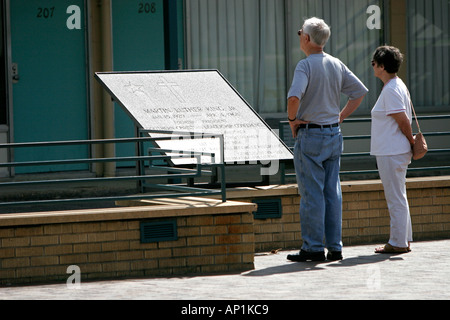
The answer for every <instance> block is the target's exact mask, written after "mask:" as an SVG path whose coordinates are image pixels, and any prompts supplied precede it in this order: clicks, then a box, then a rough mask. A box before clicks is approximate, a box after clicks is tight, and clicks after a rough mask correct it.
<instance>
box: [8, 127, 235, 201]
mask: <svg viewBox="0 0 450 320" xmlns="http://www.w3.org/2000/svg"><path fill="white" fill-rule="evenodd" d="M145 133H147V134H152V133H153V134H164V135H167V136H164V137H139V138H117V139H97V140H70V141H48V142H21V143H6V144H0V149H2V148H3V149H4V148H7V149H15V148H30V147H33V148H34V147H55V146H71V145H93V144H111V143H144V142H158V141H164V140H172V139H174V138H175V139H205V138H217V139H219V144H220V152H221V155H222V157H221V160H220V161H218V162H216V159H215V156H214V154H212V153H207V152H195V151H183V150H170V154H171V155H166V154H165V153H167V151H169V150H164V149H161V148H158V147H153V148H152V150H158V151H159V152H160V153H161V154H160V155H145V156H144V155H141V154H138V155H137V156H134V157H112V158H87V159H59V160H43V161H23V162H8V163H0V168H2V167H3V168H5V167H9V168H14V167H26V166H43V165H53V166H55V165H67V164H80V163H85V164H93V163H102V162H122V161H123V162H125V161H136V162H137V163H138V164H140V165H141V164H143V163H144V162H146V161H148V162H150V163H152V162H154V161H156V160H162V161H166V162H167V161H169V160H174V159H176V158H183V159H186V158H187V157H188V158H191V159H193V160H195V161H193V166H194V167H195V169H186V168H177V167H170V166H157V165H150V166H148V168H146V169H149V170H155V169H157V170H158V171H161V170H166V171H167V172H169V171H171V172H173V173H171V174H160V173H158V174H145V173H143V174H137V175H128V176H116V177H96V178H75V179H42V180H33V181H3V182H2V181H1V180H0V188H2V187H12V186H19V187H27V186H34V185H41V184H61V183H69V184H70V183H78V182H86V183H95V182H105V181H106V182H108V181H137V182H145V181H148V180H152V179H155V180H156V179H162V178H170V179H173V178H178V179H193V178H198V177H201V176H202V175H203V174H211V173H212V171H211V170H205V168H208V167H211V168H218V169H219V170H221V184H220V190H215V189H205V188H198V187H195V186H187V187H184V186H180V185H171V184H153V185H149V186H151V187H158V189H161V190H172V191H176V192H175V193H167V192H166V193H158V194H143V193H141V194H135V195H127V196H112V197H87V198H72V199H51V200H28V201H4V202H0V207H4V206H14V205H24V204H49V203H69V202H89V201H91V202H92V201H103V200H116V201H118V200H131V199H155V198H162V197H164V198H171V197H181V196H183V197H185V196H206V195H221V196H222V201H223V202H226V183H225V163H224V161H223V159H224V156H223V155H224V138H223V135H221V134H209V133H195V132H181V131H177V132H173V131H162V130H145ZM202 156H208V157H211V159H212V160H214V163H202V161H201V157H202ZM141 191H142V189H141Z"/></svg>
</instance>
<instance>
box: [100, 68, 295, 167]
mask: <svg viewBox="0 0 450 320" xmlns="http://www.w3.org/2000/svg"><path fill="white" fill-rule="evenodd" d="M95 76H96V78H97V80H98V81H99V82H100V83H101V84H102V85H103V87H104V88H105V89H106V90H107V91H108V92H109V94H110V95H111V96H112V97H113V99H114V100H115V101H116V102H117V103H118V104H119V105H120V106H121V107H122V108H123V109H124V110H125V112H127V113H128V115H129V116H130V117H131V119H132V120H133V121H134V122H135V124H136V126H137V127H138V128H140V129H142V131H143V132H145V130H152V132H153V133H152V134H151V136H152V137H155V136H157V135H158V134H157V133H154V131H157V130H161V131H164V132H167V131H173V132H193V133H208V134H221V135H223V137H224V154H221V151H220V144H219V143H218V141H217V140H216V139H214V138H211V139H192V140H177V139H173V140H170V141H161V142H158V146H159V147H160V148H162V149H165V150H186V151H196V152H206V153H212V154H214V155H215V159H211V157H209V158H208V157H202V162H203V161H204V162H205V163H208V162H211V161H219V162H220V161H223V162H224V163H225V164H226V165H236V164H262V165H263V166H266V167H267V168H268V171H270V169H269V168H270V166H271V163H275V162H277V166H278V162H279V161H284V160H291V159H292V158H293V155H292V152H291V151H290V149H289V148H288V147H287V146H286V145H285V144H284V142H283V141H282V140H281V139H280V138H279V137H278V136H277V135H276V134H275V133H274V132H273V130H272V129H271V128H270V127H269V126H268V125H267V124H266V123H265V122H264V121H263V120H262V119H261V117H260V116H259V115H258V114H257V113H256V112H255V111H254V110H253V108H252V107H251V106H250V105H249V104H248V103H247V102H246V101H245V100H244V99H243V98H242V97H241V96H240V94H239V93H238V92H237V91H236V90H235V89H234V88H233V87H232V86H231V85H230V83H229V82H228V81H227V80H226V79H225V78H224V77H223V76H222V75H221V74H220V73H219V72H218V71H217V70H190V71H159V72H108V73H96V75H95ZM167 154H170V152H168V153H167ZM189 161H191V160H189V159H173V160H172V162H173V165H186V164H189Z"/></svg>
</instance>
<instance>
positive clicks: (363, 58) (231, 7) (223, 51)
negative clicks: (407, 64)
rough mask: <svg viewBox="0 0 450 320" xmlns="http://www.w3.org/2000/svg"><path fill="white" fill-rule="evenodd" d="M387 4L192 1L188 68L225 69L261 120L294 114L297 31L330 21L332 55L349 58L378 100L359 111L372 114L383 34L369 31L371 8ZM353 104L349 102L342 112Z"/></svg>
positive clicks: (376, 0) (378, 0)
mask: <svg viewBox="0 0 450 320" xmlns="http://www.w3.org/2000/svg"><path fill="white" fill-rule="evenodd" d="M382 2H383V1H382V0H347V1H345V2H344V1H336V0H302V1H299V0H285V1H280V0H226V1H224V0H186V17H187V21H186V33H187V43H186V46H187V67H188V68H191V69H205V68H213V69H218V70H219V71H220V72H221V73H222V74H223V75H224V76H225V77H226V78H227V79H228V80H229V81H230V82H231V84H232V85H233V86H234V87H235V88H236V89H237V90H238V91H239V92H240V93H241V94H242V95H243V96H244V98H245V99H246V100H247V101H248V102H249V104H250V105H252V106H253V107H254V109H255V110H256V111H257V112H258V113H259V114H261V115H263V116H264V115H270V114H276V113H285V112H286V95H287V91H288V90H289V87H290V85H291V82H292V76H293V72H294V70H295V67H296V65H297V63H298V61H299V60H300V59H303V58H305V56H304V54H303V53H302V52H301V51H300V46H299V40H298V35H297V31H298V30H299V28H301V26H302V24H303V21H304V20H305V19H306V18H309V17H313V16H317V17H321V18H323V19H324V20H325V21H326V22H327V23H328V24H329V25H330V26H331V31H332V36H331V39H330V41H329V43H328V44H327V46H326V47H325V51H326V52H327V53H329V54H331V55H333V56H335V57H337V58H339V59H341V60H342V61H343V62H344V63H345V64H346V65H348V67H349V68H350V69H351V70H352V71H353V72H354V73H355V74H356V75H357V76H358V77H359V78H360V79H361V80H362V81H363V82H364V84H365V85H366V86H367V87H368V88H369V90H370V93H369V95H368V97H367V98H366V99H364V102H363V104H362V106H361V107H360V108H359V110H358V112H359V113H363V114H367V115H368V114H370V110H371V109H372V107H373V105H374V104H375V102H376V99H377V97H378V94H379V89H380V83H379V81H377V79H376V78H375V77H374V76H373V71H372V67H371V65H370V61H371V58H372V54H373V52H374V51H375V49H376V48H377V47H378V46H379V45H380V44H381V43H382V39H383V31H382V30H381V29H373V30H369V29H368V28H367V19H368V17H369V15H368V14H367V8H368V7H369V6H370V5H378V6H379V7H380V8H382ZM345 101H346V97H345V98H344V97H343V101H342V106H343V105H344V104H345Z"/></svg>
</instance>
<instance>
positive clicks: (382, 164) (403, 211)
mask: <svg viewBox="0 0 450 320" xmlns="http://www.w3.org/2000/svg"><path fill="white" fill-rule="evenodd" d="M410 163H411V153H406V154H400V155H394V156H377V165H378V171H379V173H380V178H381V181H382V183H383V187H384V194H385V197H386V201H387V205H388V209H389V215H390V217H391V234H390V239H389V244H390V245H392V246H394V247H400V248H406V247H408V246H409V242H411V241H413V236H412V224H411V216H410V212H409V204H408V198H407V195H406V171H407V169H408V165H409V164H410Z"/></svg>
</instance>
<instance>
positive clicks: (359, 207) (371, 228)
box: [228, 177, 450, 251]
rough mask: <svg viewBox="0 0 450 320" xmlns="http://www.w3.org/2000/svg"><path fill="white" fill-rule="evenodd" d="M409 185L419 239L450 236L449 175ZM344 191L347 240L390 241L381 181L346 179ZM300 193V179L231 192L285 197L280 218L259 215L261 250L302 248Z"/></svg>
mask: <svg viewBox="0 0 450 320" xmlns="http://www.w3.org/2000/svg"><path fill="white" fill-rule="evenodd" d="M407 189H408V199H409V203H410V211H411V219H412V223H413V231H414V239H415V240H416V241H419V240H433V239H443V238H448V237H450V177H433V178H415V179H408V182H407ZM342 192H343V242H344V245H357V244H368V243H378V242H379V243H380V244H383V243H385V242H387V241H388V240H389V232H390V218H389V211H388V209H387V204H386V200H385V197H384V191H383V186H382V184H381V181H379V180H374V181H353V182H343V183H342ZM297 193H298V190H297V186H296V185H287V186H271V187H262V188H256V189H253V190H251V189H249V188H245V189H240V190H234V191H230V192H228V197H229V198H230V199H233V200H238V201H246V202H252V201H254V199H258V198H265V199H280V198H281V203H282V217H281V218H279V219H263V220H258V219H255V222H254V225H255V226H254V231H255V248H256V250H257V251H271V250H277V249H280V248H282V249H297V248H300V246H301V232H300V217H299V213H298V212H299V206H300V196H299V195H298V194H297Z"/></svg>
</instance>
